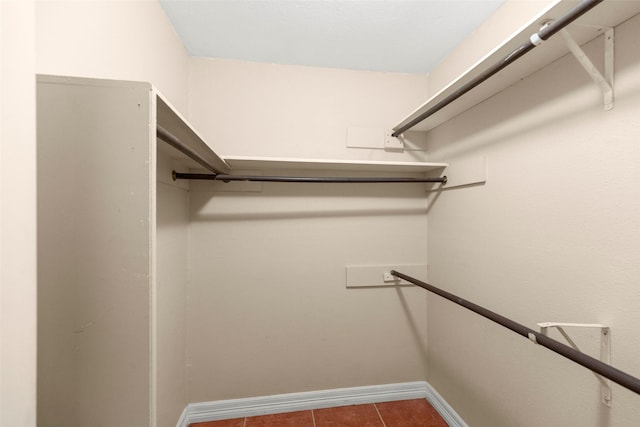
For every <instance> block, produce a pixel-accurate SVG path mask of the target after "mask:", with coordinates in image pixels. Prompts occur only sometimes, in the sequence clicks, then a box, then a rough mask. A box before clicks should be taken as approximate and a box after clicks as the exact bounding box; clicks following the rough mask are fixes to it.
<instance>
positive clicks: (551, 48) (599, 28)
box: [393, 0, 640, 133]
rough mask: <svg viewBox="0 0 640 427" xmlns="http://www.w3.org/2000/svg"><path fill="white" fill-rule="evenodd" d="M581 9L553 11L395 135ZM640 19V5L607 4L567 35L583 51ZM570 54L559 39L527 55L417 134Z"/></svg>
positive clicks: (562, 6)
mask: <svg viewBox="0 0 640 427" xmlns="http://www.w3.org/2000/svg"><path fill="white" fill-rule="evenodd" d="M578 4H579V2H578V1H567V0H559V1H556V2H554V3H552V4H551V5H549V6H548V7H547V8H546V9H545V10H543V11H542V12H541V13H540V14H538V15H537V16H536V17H534V18H533V19H531V20H530V21H529V22H528V23H527V24H526V25H524V26H523V27H522V28H521V29H520V30H518V31H516V32H515V33H514V34H513V35H511V37H509V38H508V39H507V40H505V41H504V42H503V43H502V44H500V45H499V46H498V47H496V48H495V49H494V50H493V51H491V52H489V53H488V54H487V55H486V56H485V57H484V58H482V59H481V60H480V61H478V62H477V63H476V64H474V65H473V66H472V67H471V68H469V69H468V70H466V71H465V72H464V73H463V74H462V75H460V76H459V77H458V78H457V79H455V80H454V81H453V82H452V83H450V84H449V85H448V86H446V87H445V88H444V89H442V90H441V91H440V92H438V93H437V94H436V95H434V96H433V97H432V98H430V99H429V100H428V101H427V102H425V103H424V104H423V105H421V106H420V107H418V108H417V109H416V110H415V111H414V112H412V113H411V114H410V115H408V116H407V117H406V118H405V119H404V120H402V121H401V122H400V123H398V124H397V125H396V126H394V128H393V130H394V131H396V132H397V131H398V130H399V129H401V128H402V127H404V126H406V125H408V124H409V123H410V122H412V121H413V120H415V119H416V118H418V117H419V116H421V115H423V114H425V113H426V112H428V111H429V110H430V109H432V108H434V106H436V105H437V104H438V103H440V102H442V101H443V100H444V99H446V98H447V97H449V96H452V95H453V94H455V93H456V92H458V91H460V90H461V88H463V87H464V86H465V85H466V84H468V83H469V82H471V81H473V80H474V79H476V78H478V77H479V76H481V75H482V74H483V73H484V72H485V71H486V70H488V69H489V68H490V67H491V66H492V65H495V64H496V63H498V62H499V61H501V60H503V59H504V58H505V56H506V55H509V54H510V53H511V52H513V51H514V50H515V49H517V48H518V47H519V46H522V45H523V44H524V43H527V41H528V40H530V39H531V37H532V36H533V35H534V34H536V33H538V32H539V31H540V30H541V28H542V26H543V25H544V24H545V23H547V22H550V21H557V20H559V19H560V18H561V17H563V16H565V15H566V14H567V13H568V12H570V11H571V10H572V9H574V8H575V7H576V6H577V5H578ZM638 13H640V1H603V2H601V3H599V4H598V5H596V6H595V7H594V8H593V9H592V10H591V11H589V12H587V13H586V14H584V15H582V16H581V17H580V18H578V19H577V20H576V21H574V22H573V23H571V24H569V26H568V27H567V30H568V31H569V32H570V33H571V35H572V36H573V39H574V40H575V41H576V42H577V43H578V44H579V45H582V44H584V43H587V42H588V41H590V40H592V39H594V38H596V37H598V36H599V35H602V34H603V33H604V31H605V29H607V28H613V27H615V26H616V25H618V24H620V23H622V22H623V21H625V20H627V19H629V18H630V17H632V16H634V15H636V14H638ZM568 52H569V48H568V47H567V44H566V43H565V42H564V40H563V38H562V37H561V36H560V35H559V34H556V35H555V36H553V37H550V38H549V39H548V40H546V41H544V43H542V44H541V45H540V46H539V47H537V48H535V49H533V50H531V51H529V52H528V53H527V54H526V55H524V56H522V57H521V58H519V59H518V60H516V61H515V62H513V63H511V64H510V65H509V66H508V67H506V68H504V69H502V70H501V71H499V72H498V73H497V74H495V75H494V76H493V77H490V78H489V79H488V80H486V81H484V82H483V83H481V84H480V85H478V86H476V87H475V88H473V89H472V90H470V91H469V92H468V93H466V94H464V95H462V96H461V97H460V98H459V99H458V100H456V101H453V102H451V103H450V104H448V105H447V106H445V107H443V108H442V109H440V110H439V111H437V112H435V113H433V114H432V115H430V116H429V117H428V118H426V119H424V120H423V121H421V122H420V123H418V124H416V125H415V126H412V127H411V129H412V130H421V131H426V130H429V129H433V128H435V127H437V126H439V125H441V124H442V123H444V122H446V121H448V120H450V119H452V118H454V117H456V116H457V115H459V114H461V113H463V112H464V111H466V110H468V109H470V108H472V107H473V106H475V105H477V104H479V103H481V102H482V101H484V100H485V99H487V98H490V97H491V96H493V95H495V94H496V93H498V92H500V91H502V90H503V89H505V88H507V87H509V86H511V85H513V84H514V83H516V82H517V81H518V80H521V79H522V78H524V77H526V76H529V75H531V74H533V73H535V72H536V71H538V70H539V69H541V68H543V67H545V66H546V65H548V64H550V63H551V62H553V61H555V60H557V59H558V58H560V57H562V56H564V55H565V54H567V53H568ZM399 133H402V132H399Z"/></svg>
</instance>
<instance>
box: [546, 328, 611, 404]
mask: <svg viewBox="0 0 640 427" xmlns="http://www.w3.org/2000/svg"><path fill="white" fill-rule="evenodd" d="M538 326H539V327H540V333H541V334H542V335H545V336H548V333H549V328H556V329H557V330H558V332H560V333H561V334H562V336H563V337H564V339H566V340H567V342H568V343H569V345H570V346H571V347H573V349H574V350H577V351H581V350H580V349H579V348H578V345H577V344H576V343H575V342H574V341H573V340H572V339H571V337H570V336H569V334H567V332H566V331H565V330H564V328H597V329H600V361H602V362H604V363H606V364H608V365H610V364H611V333H610V332H611V331H610V329H609V327H608V326H604V325H601V324H599V323H563V322H544V323H538ZM592 372H593V371H592ZM593 375H595V377H596V379H597V380H598V382H600V394H601V397H602V403H603V404H604V405H606V406H608V407H611V386H610V381H609V380H607V379H605V378H603V377H602V376H601V375H599V374H596V373H595V372H593Z"/></svg>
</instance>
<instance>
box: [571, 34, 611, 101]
mask: <svg viewBox="0 0 640 427" xmlns="http://www.w3.org/2000/svg"><path fill="white" fill-rule="evenodd" d="M598 28H599V29H600V30H602V31H604V76H603V75H602V74H601V73H600V71H599V70H598V69H597V68H596V66H595V65H593V62H591V60H590V59H589V57H588V56H587V54H586V53H584V51H583V50H582V48H581V47H580V46H579V45H578V43H577V42H576V41H575V39H574V38H573V36H571V34H570V33H569V31H567V30H566V29H562V30H560V34H562V38H563V39H564V41H565V43H566V45H567V47H568V48H569V50H570V51H571V53H573V56H575V57H576V59H577V60H578V62H579V63H580V65H582V67H583V68H584V69H585V71H586V72H587V74H589V76H590V77H591V78H592V79H593V81H594V82H595V83H596V85H597V86H598V87H599V88H600V90H601V91H602V95H603V100H604V109H605V110H606V111H609V110H611V109H612V108H613V33H614V31H613V28H610V27H598Z"/></svg>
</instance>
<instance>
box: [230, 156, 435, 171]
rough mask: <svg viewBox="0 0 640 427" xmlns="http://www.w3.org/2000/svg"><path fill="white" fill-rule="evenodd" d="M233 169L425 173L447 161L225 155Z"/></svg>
mask: <svg viewBox="0 0 640 427" xmlns="http://www.w3.org/2000/svg"><path fill="white" fill-rule="evenodd" d="M223 158H224V160H225V162H226V163H227V164H228V165H229V166H230V167H231V170H232V171H233V170H280V169H282V170H325V171H367V172H407V173H416V172H417V173H424V172H429V171H434V170H438V169H444V168H445V167H447V164H446V163H429V162H389V161H365V160H326V159H295V158H280V157H242V156H223Z"/></svg>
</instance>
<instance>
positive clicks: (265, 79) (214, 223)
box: [187, 58, 426, 402]
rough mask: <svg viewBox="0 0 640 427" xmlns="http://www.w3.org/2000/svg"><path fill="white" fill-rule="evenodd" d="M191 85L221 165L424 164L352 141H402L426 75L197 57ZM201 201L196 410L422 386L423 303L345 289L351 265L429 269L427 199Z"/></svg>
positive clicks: (310, 188)
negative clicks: (237, 401) (248, 160)
mask: <svg viewBox="0 0 640 427" xmlns="http://www.w3.org/2000/svg"><path fill="white" fill-rule="evenodd" d="M189 82H190V83H189V85H190V93H189V102H190V120H191V121H192V123H193V124H194V126H195V127H196V128H197V129H198V130H199V131H200V132H201V133H202V135H203V136H204V139H205V140H207V141H208V142H209V143H210V144H211V146H212V147H213V149H214V150H215V151H216V152H217V153H219V154H221V155H244V156H264V157H290V158H327V159H359V160H367V159H370V160H407V159H413V158H414V157H413V155H414V154H416V153H411V152H409V153H389V152H385V151H384V150H371V149H353V148H347V147H346V137H347V128H348V127H351V126H355V127H365V128H366V127H369V128H381V129H384V128H385V127H390V126H393V125H394V124H395V123H396V122H397V121H399V120H400V119H401V118H402V117H403V116H404V115H405V114H407V113H408V112H409V111H411V109H413V108H415V107H416V106H417V105H418V104H419V103H420V102H422V101H423V100H424V97H425V96H426V93H425V92H426V88H425V78H424V76H412V75H400V74H386V73H372V72H362V71H350V70H338V69H328V68H326V69H324V68H313V67H302V66H285V65H275V64H259V63H250V62H242V61H231V60H219V59H204V58H191V59H190V80H189ZM419 155H422V153H420V154H419ZM264 173H265V174H278V173H294V174H296V173H307V174H308V173H309V171H265V172H264ZM324 173H329V174H331V172H324V171H317V174H324ZM190 197H191V224H190V241H189V253H190V261H189V263H190V264H189V272H190V279H189V285H188V287H189V291H188V295H189V303H188V304H189V306H188V310H187V311H188V320H187V325H188V326H187V327H188V334H187V335H188V336H187V339H188V349H189V350H188V351H189V369H188V381H189V393H188V394H189V401H190V402H199V401H212V400H220V399H230V398H240V397H251V396H261V395H273V394H280V393H289V392H300V391H310V390H322V389H333V388H340V387H351V386H364V385H374V384H385V383H395V382H405V381H415V380H424V378H425V375H426V372H425V371H426V365H425V358H426V323H425V322H426V311H425V310H426V301H425V298H424V294H423V293H422V292H421V291H420V290H417V289H412V288H402V289H396V288H384V289H380V288H378V289H346V287H345V267H346V266H347V265H388V264H389V263H391V264H393V263H400V264H413V263H416V264H424V263H425V259H426V200H425V193H424V188H423V187H422V186H415V187H413V186H402V187H400V186H393V185H386V184H385V185H375V186H362V185H360V186H358V185H308V184H273V183H267V184H264V185H262V186H261V191H259V192H214V190H213V189H212V187H211V186H208V185H206V184H202V183H199V184H197V185H196V184H195V183H194V184H193V185H192V187H191V196H190Z"/></svg>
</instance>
